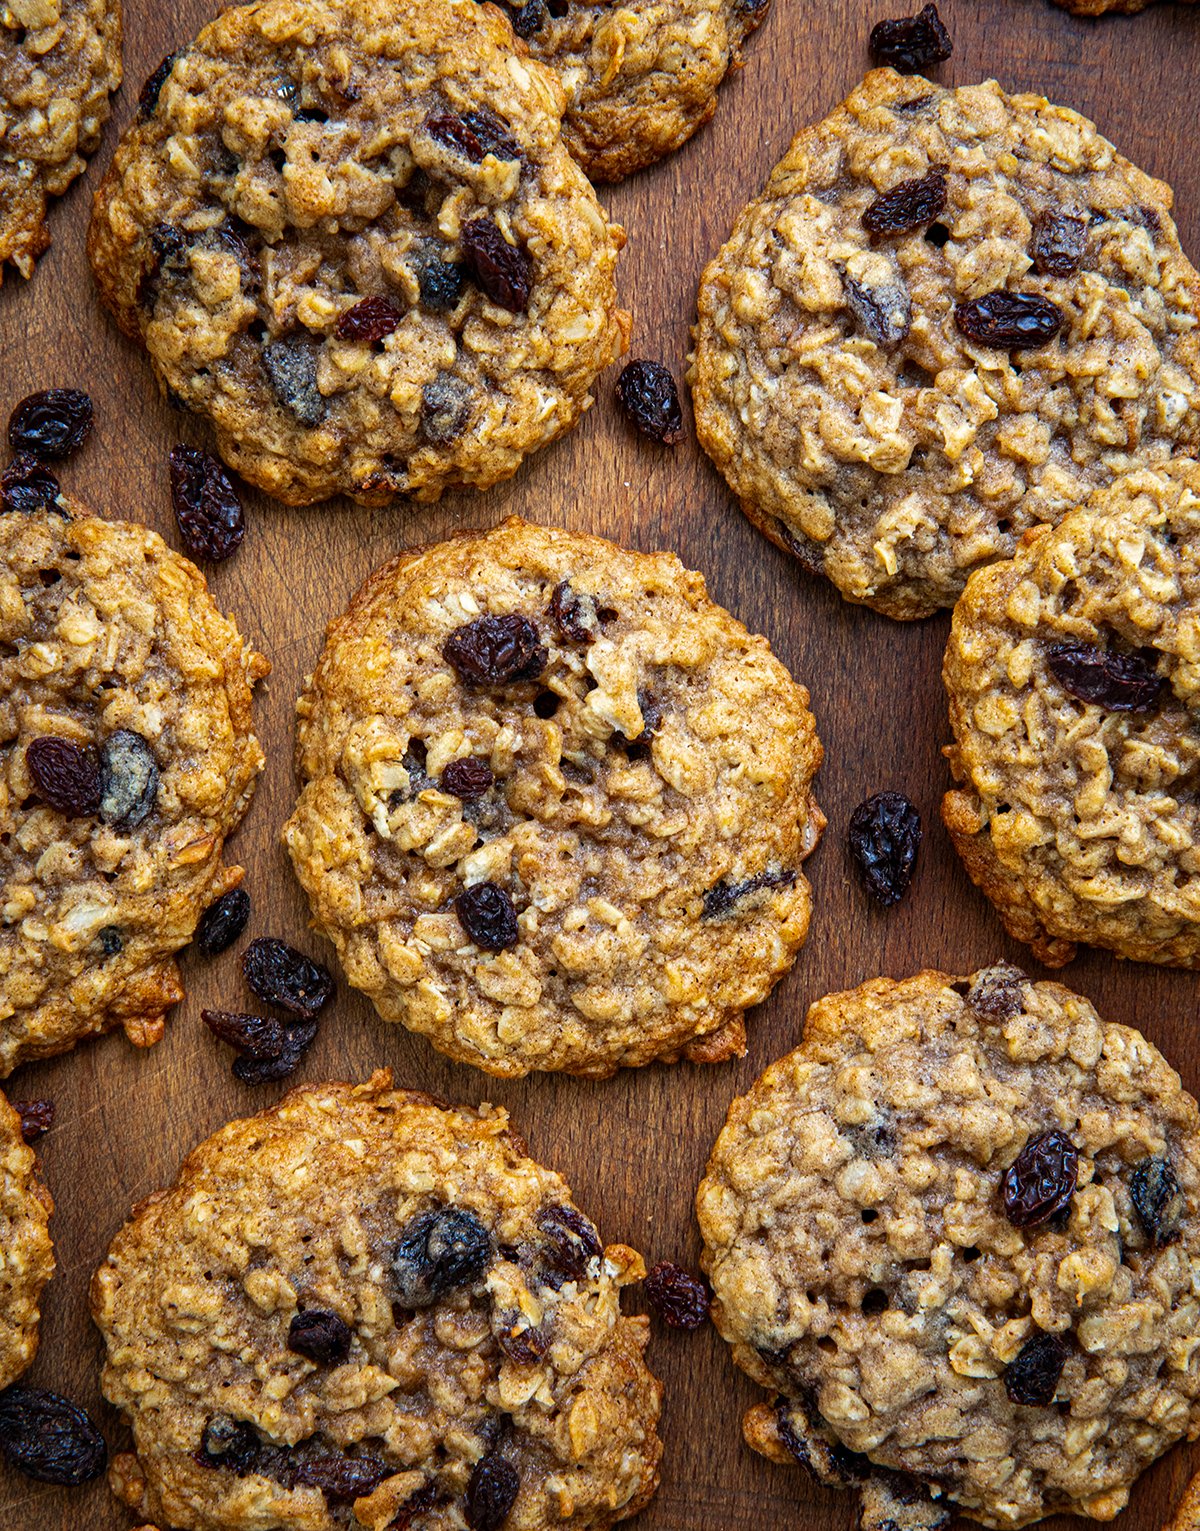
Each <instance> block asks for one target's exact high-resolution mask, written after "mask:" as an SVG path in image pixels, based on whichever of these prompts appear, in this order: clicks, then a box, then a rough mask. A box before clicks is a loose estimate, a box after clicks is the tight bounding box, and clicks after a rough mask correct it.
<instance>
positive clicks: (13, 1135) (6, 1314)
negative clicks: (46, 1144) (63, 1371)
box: [0, 1093, 54, 1389]
mask: <svg viewBox="0 0 1200 1531" xmlns="http://www.w3.org/2000/svg"><path fill="white" fill-rule="evenodd" d="M53 1211H54V1203H53V1201H52V1200H51V1198H50V1192H49V1191H47V1189H46V1187H45V1186H44V1185H43V1184H42V1183H41V1181H40V1179H39V1178H38V1166H37V1155H36V1154H35V1153H34V1151H33V1149H32V1148H30V1147H29V1146H28V1145H27V1144H26V1143H25V1140H24V1139H23V1138H22V1136H21V1118H20V1117H19V1116H18V1115H17V1113H16V1111H14V1110H13V1108H12V1106H10V1105H9V1103H8V1101H7V1100H6V1099H5V1098H4V1095H3V1093H0V1389H3V1388H6V1387H8V1385H9V1384H10V1383H11V1382H15V1381H16V1379H17V1378H18V1377H19V1376H20V1375H21V1373H22V1372H23V1371H24V1370H25V1369H26V1368H27V1367H28V1366H29V1364H30V1363H31V1362H32V1360H33V1358H34V1355H35V1354H36V1353H37V1347H38V1319H39V1317H40V1313H39V1307H38V1305H39V1302H40V1299H41V1295H42V1288H43V1287H44V1286H45V1285H46V1283H47V1281H49V1279H50V1277H51V1275H52V1274H53V1272H54V1251H53V1249H52V1247H51V1244H50V1234H49V1231H48V1228H47V1224H48V1223H49V1221H50V1214H51V1213H52V1212H53Z"/></svg>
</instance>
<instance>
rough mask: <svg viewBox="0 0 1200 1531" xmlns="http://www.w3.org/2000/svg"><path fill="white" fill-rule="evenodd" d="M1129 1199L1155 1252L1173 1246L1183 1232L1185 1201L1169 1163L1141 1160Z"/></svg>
mask: <svg viewBox="0 0 1200 1531" xmlns="http://www.w3.org/2000/svg"><path fill="white" fill-rule="evenodd" d="M1129 1195H1130V1199H1131V1200H1132V1202H1133V1210H1134V1211H1135V1212H1136V1213H1137V1218H1138V1222H1139V1223H1141V1225H1142V1228H1143V1230H1144V1231H1145V1234H1146V1237H1147V1238H1148V1239H1149V1240H1150V1242H1151V1243H1152V1244H1153V1245H1154V1246H1155V1248H1156V1249H1162V1248H1163V1247H1164V1245H1167V1244H1173V1243H1174V1242H1175V1240H1176V1239H1177V1238H1178V1237H1179V1235H1180V1233H1181V1232H1182V1229H1183V1219H1184V1217H1185V1216H1186V1214H1187V1199H1186V1198H1185V1196H1184V1194H1183V1191H1182V1190H1181V1188H1180V1185H1179V1181H1178V1180H1177V1179H1176V1178H1175V1171H1174V1170H1173V1169H1172V1168H1171V1165H1170V1163H1169V1161H1168V1160H1166V1159H1164V1158H1163V1157H1162V1156H1161V1155H1159V1154H1155V1155H1154V1156H1153V1157H1152V1158H1149V1159H1143V1160H1142V1162H1141V1163H1140V1164H1139V1165H1138V1167H1137V1168H1136V1169H1135V1170H1134V1172H1133V1174H1132V1175H1131V1176H1130V1177H1129Z"/></svg>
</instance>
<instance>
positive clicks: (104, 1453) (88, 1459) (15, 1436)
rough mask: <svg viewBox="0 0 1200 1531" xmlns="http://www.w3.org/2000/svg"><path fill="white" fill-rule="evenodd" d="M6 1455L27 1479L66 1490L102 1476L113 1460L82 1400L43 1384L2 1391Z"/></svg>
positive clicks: (0, 1428) (0, 1443)
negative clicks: (55, 1391) (45, 1387)
mask: <svg viewBox="0 0 1200 1531" xmlns="http://www.w3.org/2000/svg"><path fill="white" fill-rule="evenodd" d="M0 1453H3V1455H4V1457H5V1458H6V1460H7V1461H8V1462H9V1463H10V1465H11V1466H13V1467H15V1468H16V1469H17V1470H18V1471H19V1472H23V1473H24V1474H25V1476H26V1477H27V1478H33V1479H35V1480H36V1481H37V1482H38V1483H56V1484H60V1485H62V1486H63V1487H65V1488H71V1487H74V1486H75V1485H76V1484H79V1483H90V1482H91V1481H92V1479H93V1478H98V1477H99V1476H100V1474H101V1473H102V1472H103V1471H104V1467H105V1464H106V1463H107V1461H108V1447H107V1446H106V1445H105V1444H104V1437H103V1436H102V1435H101V1434H100V1432H99V1430H97V1429H96V1427H95V1425H94V1424H93V1423H92V1421H91V1420H90V1419H89V1418H88V1416H87V1415H86V1414H85V1413H84V1411H83V1410H82V1409H81V1408H80V1407H79V1406H78V1404H74V1403H72V1402H71V1400H70V1399H69V1398H63V1397H61V1395H60V1394H58V1393H48V1392H45V1391H44V1390H43V1389H42V1388H37V1387H9V1388H5V1390H4V1391H3V1392H2V1393H0Z"/></svg>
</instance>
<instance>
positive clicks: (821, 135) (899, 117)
mask: <svg viewBox="0 0 1200 1531" xmlns="http://www.w3.org/2000/svg"><path fill="white" fill-rule="evenodd" d="M931 170H940V171H942V172H943V173H944V175H945V180H946V198H947V201H946V206H945V207H944V208H943V210H942V211H941V212H940V213H939V214H938V215H937V217H936V219H935V220H934V221H933V222H931V223H928V224H925V225H922V226H921V227H920V228H918V229H916V230H914V231H912V232H910V233H907V234H903V235H892V236H889V237H881V238H878V239H876V240H875V241H874V242H872V239H871V236H870V235H869V234H868V232H867V230H866V229H865V228H864V226H863V222H862V220H863V215H864V213H865V212H866V210H867V208H868V207H869V206H870V205H871V203H872V202H873V201H874V200H875V198H876V197H877V196H878V195H880V194H882V193H884V192H887V191H891V190H893V189H894V188H896V187H897V186H899V185H900V184H902V183H903V182H905V181H910V180H913V179H918V178H922V177H924V176H925V175H926V174H927V173H928V172H930V171H931ZM1171 202H1172V197H1171V192H1170V190H1169V188H1168V187H1166V186H1164V185H1163V184H1162V183H1161V182H1159V181H1154V180H1151V179H1150V177H1149V176H1146V175H1144V174H1143V173H1142V172H1141V171H1140V170H1137V169H1135V168H1134V166H1132V165H1131V164H1129V163H1128V161H1127V160H1124V159H1122V158H1121V157H1120V155H1119V154H1117V153H1116V151H1115V150H1114V149H1113V147H1112V145H1111V144H1109V143H1108V142H1107V141H1106V140H1105V139H1103V138H1101V136H1100V135H1099V133H1097V131H1096V129H1095V128H1094V126H1093V125H1092V124H1091V123H1090V122H1088V121H1087V120H1086V119H1085V118H1083V117H1080V116H1079V115H1078V114H1077V113H1075V112H1072V111H1068V110H1066V109H1065V108H1063V107H1058V106H1052V105H1050V103H1049V102H1047V101H1046V100H1045V99H1044V98H1043V97H1041V96H1033V95H1027V96H1007V95H1005V94H1004V92H1003V91H1002V90H1001V89H1000V87H999V86H998V85H997V84H996V83H995V82H994V81H988V82H987V83H985V84H982V85H973V86H964V87H962V88H961V89H959V90H945V89H943V88H942V87H941V86H939V85H933V84H931V83H930V82H929V81H927V80H923V79H920V78H919V77H917V76H912V75H908V76H905V75H899V74H896V73H894V72H893V71H892V70H890V69H879V70H875V71H874V72H873V73H871V74H869V75H868V76H867V78H866V80H865V81H864V82H863V84H862V85H861V86H860V87H859V88H858V89H857V90H856V91H854V92H853V94H852V95H851V96H850V97H849V98H848V100H846V101H845V102H844V103H843V104H842V105H841V106H840V107H838V108H837V110H836V111H834V112H833V113H831V114H830V116H829V117H827V118H826V119H825V121H824V122H822V123H819V124H818V125H817V126H816V127H812V128H807V129H805V131H804V132H802V133H800V134H799V136H798V137H797V138H796V139H795V140H794V142H793V144H792V146H791V148H790V149H789V150H788V153H787V154H786V156H785V157H784V159H783V160H782V161H781V162H780V163H779V165H777V166H776V168H775V170H774V171H773V172H772V175H771V179H770V181H769V183H768V185H767V188H766V190H765V191H764V192H763V194H762V196H760V197H759V198H758V199H757V200H755V201H754V202H752V203H750V205H749V206H748V207H747V208H746V209H745V210H744V211H743V212H742V214H741V215H740V217H739V218H738V220H737V223H736V225H735V226H734V230H733V234H732V236H731V238H730V240H729V242H728V243H727V244H726V245H725V247H724V249H723V250H722V251H721V252H720V254H719V255H718V256H717V257H716V259H715V260H713V261H712V263H711V264H710V265H709V267H708V269H707V270H706V271H705V273H704V277H703V279H702V282H701V288H700V314H699V322H698V325H697V328H696V331H695V354H694V357H693V360H692V364H691V371H690V380H691V384H692V390H693V399H694V404H695V414H696V429H697V433H698V435H699V438H700V442H701V444H702V446H703V447H704V449H705V451H706V452H708V454H709V456H710V457H711V458H712V459H713V461H714V462H715V463H716V465H717V467H718V468H719V469H720V470H721V472H722V473H723V474H724V475H725V477H726V479H727V480H728V481H729V484H730V487H731V488H732V489H733V491H734V493H735V494H737V496H738V497H739V499H740V500H741V502H742V506H743V509H744V510H745V511H746V514H747V515H748V516H749V517H750V519H751V520H752V521H753V522H754V523H755V524H756V525H757V526H758V527H759V528H760V529H761V530H763V531H764V532H766V534H767V535H768V536H769V537H771V538H772V540H774V541H775V542H777V543H779V545H780V546H781V547H783V548H785V549H787V550H789V551H791V552H792V553H794V554H795V556H796V557H797V558H798V560H799V561H800V563H801V564H802V565H803V566H804V567H806V568H808V569H811V570H812V571H814V572H820V573H823V574H825V576H826V577H827V578H829V579H830V580H832V581H833V583H834V584H835V585H836V586H837V588H838V590H839V591H840V592H841V593H842V595H843V596H845V597H846V598H847V599H848V600H851V601H858V602H862V603H865V604H866V605H869V606H873V607H875V608H876V609H877V610H879V611H882V612H885V613H886V614H887V615H888V616H892V617H897V618H911V617H921V616H926V615H928V614H929V613H930V612H932V611H934V610H936V609H937V608H938V607H940V606H952V605H953V604H954V601H955V599H956V598H957V596H958V594H959V592H960V591H961V590H962V587H963V585H964V584H965V582H966V579H967V575H968V574H969V573H970V571H971V570H972V569H973V568H976V567H978V566H979V565H981V564H985V563H989V562H991V560H993V559H995V558H1000V557H1007V556H1008V555H1009V554H1011V553H1012V551H1013V549H1014V547H1015V546H1016V543H1017V540H1018V539H1019V538H1020V536H1021V534H1022V533H1023V532H1024V531H1025V530H1026V529H1027V528H1028V527H1030V526H1034V525H1037V524H1039V523H1041V522H1054V521H1058V520H1060V519H1061V518H1062V517H1063V516H1064V515H1065V514H1066V513H1067V512H1068V511H1069V510H1073V509H1074V508H1075V507H1076V505H1078V504H1079V502H1080V501H1081V500H1082V499H1083V498H1084V497H1085V496H1086V495H1087V494H1088V493H1089V492H1090V491H1091V490H1092V489H1095V488H1097V487H1099V486H1101V485H1103V484H1106V483H1109V482H1111V481H1112V479H1113V478H1114V477H1115V476H1116V475H1117V474H1119V473H1121V472H1124V471H1127V470H1128V469H1129V468H1130V467H1131V466H1134V465H1139V466H1140V465H1153V464H1155V463H1162V462H1165V461H1167V460H1168V459H1169V458H1170V457H1171V455H1172V453H1173V452H1175V451H1187V450H1191V449H1194V448H1196V447H1197V446H1198V445H1200V332H1198V330H1197V323H1198V320H1200V276H1197V273H1196V272H1195V271H1194V270H1193V269H1192V267H1191V265H1190V264H1189V263H1188V261H1187V259H1186V258H1185V256H1184V255H1183V253H1182V252H1181V250H1180V248H1179V241H1178V239H1177V237H1176V233H1175V226H1174V224H1173V223H1172V222H1171V218H1170V208H1171ZM1044 217H1049V218H1058V219H1062V218H1068V219H1070V220H1072V222H1071V223H1070V224H1069V225H1067V226H1066V232H1067V233H1068V234H1069V235H1070V236H1071V240H1070V242H1073V243H1075V244H1076V245H1077V247H1078V256H1077V259H1078V265H1077V266H1076V267H1075V269H1074V270H1073V271H1069V272H1068V274H1067V275H1063V276H1055V275H1051V274H1040V273H1039V272H1038V270H1037V269H1036V267H1035V265H1034V262H1033V256H1032V253H1031V252H1032V250H1033V247H1034V240H1035V238H1036V237H1037V235H1038V231H1039V229H1040V228H1041V227H1042V226H1041V225H1039V224H1038V220H1039V219H1041V218H1044ZM927 235H929V236H930V237H927ZM931 240H932V241H933V242H931ZM1043 264H1045V262H1044V261H1043ZM997 291H1008V292H1014V293H1016V292H1019V293H1024V294H1033V295H1035V296H1038V297H1041V298H1043V299H1046V300H1049V301H1050V302H1052V303H1053V304H1055V305H1056V306H1057V307H1058V308H1059V310H1060V311H1061V313H1062V315H1063V325H1062V329H1061V331H1060V333H1059V335H1058V336H1057V337H1056V338H1054V339H1053V340H1051V341H1049V342H1047V343H1046V344H1043V345H1039V346H1037V347H1033V348H1028V349H1024V350H1016V351H1013V352H1011V353H1010V352H1009V351H1008V350H1007V349H996V348H993V347H990V346H986V345H980V344H977V343H975V342H972V341H968V340H967V339H966V338H965V336H964V335H962V334H961V333H960V331H959V330H958V328H957V326H956V323H955V319H954V310H955V306H956V304H960V303H963V302H968V301H971V300H974V299H978V298H981V297H984V296H986V295H987V294H990V293H993V292H997ZM871 330H874V332H875V334H876V335H877V336H879V337H880V338H879V339H878V341H877V340H876V339H873V338H871V333H870V331H871Z"/></svg>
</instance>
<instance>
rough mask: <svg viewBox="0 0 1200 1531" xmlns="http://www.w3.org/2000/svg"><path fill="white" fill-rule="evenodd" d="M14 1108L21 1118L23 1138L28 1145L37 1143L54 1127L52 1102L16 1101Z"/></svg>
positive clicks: (13, 1104)
mask: <svg viewBox="0 0 1200 1531" xmlns="http://www.w3.org/2000/svg"><path fill="white" fill-rule="evenodd" d="M12 1108H13V1110H14V1111H15V1112H16V1113H17V1115H18V1116H19V1117H20V1118H21V1136H22V1137H23V1138H24V1139H25V1141H26V1143H36V1142H37V1140H38V1139H39V1138H40V1137H44V1136H45V1134H46V1133H47V1132H49V1131H50V1129H51V1127H53V1126H54V1102H53V1101H52V1100H14V1101H13V1103H12Z"/></svg>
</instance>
